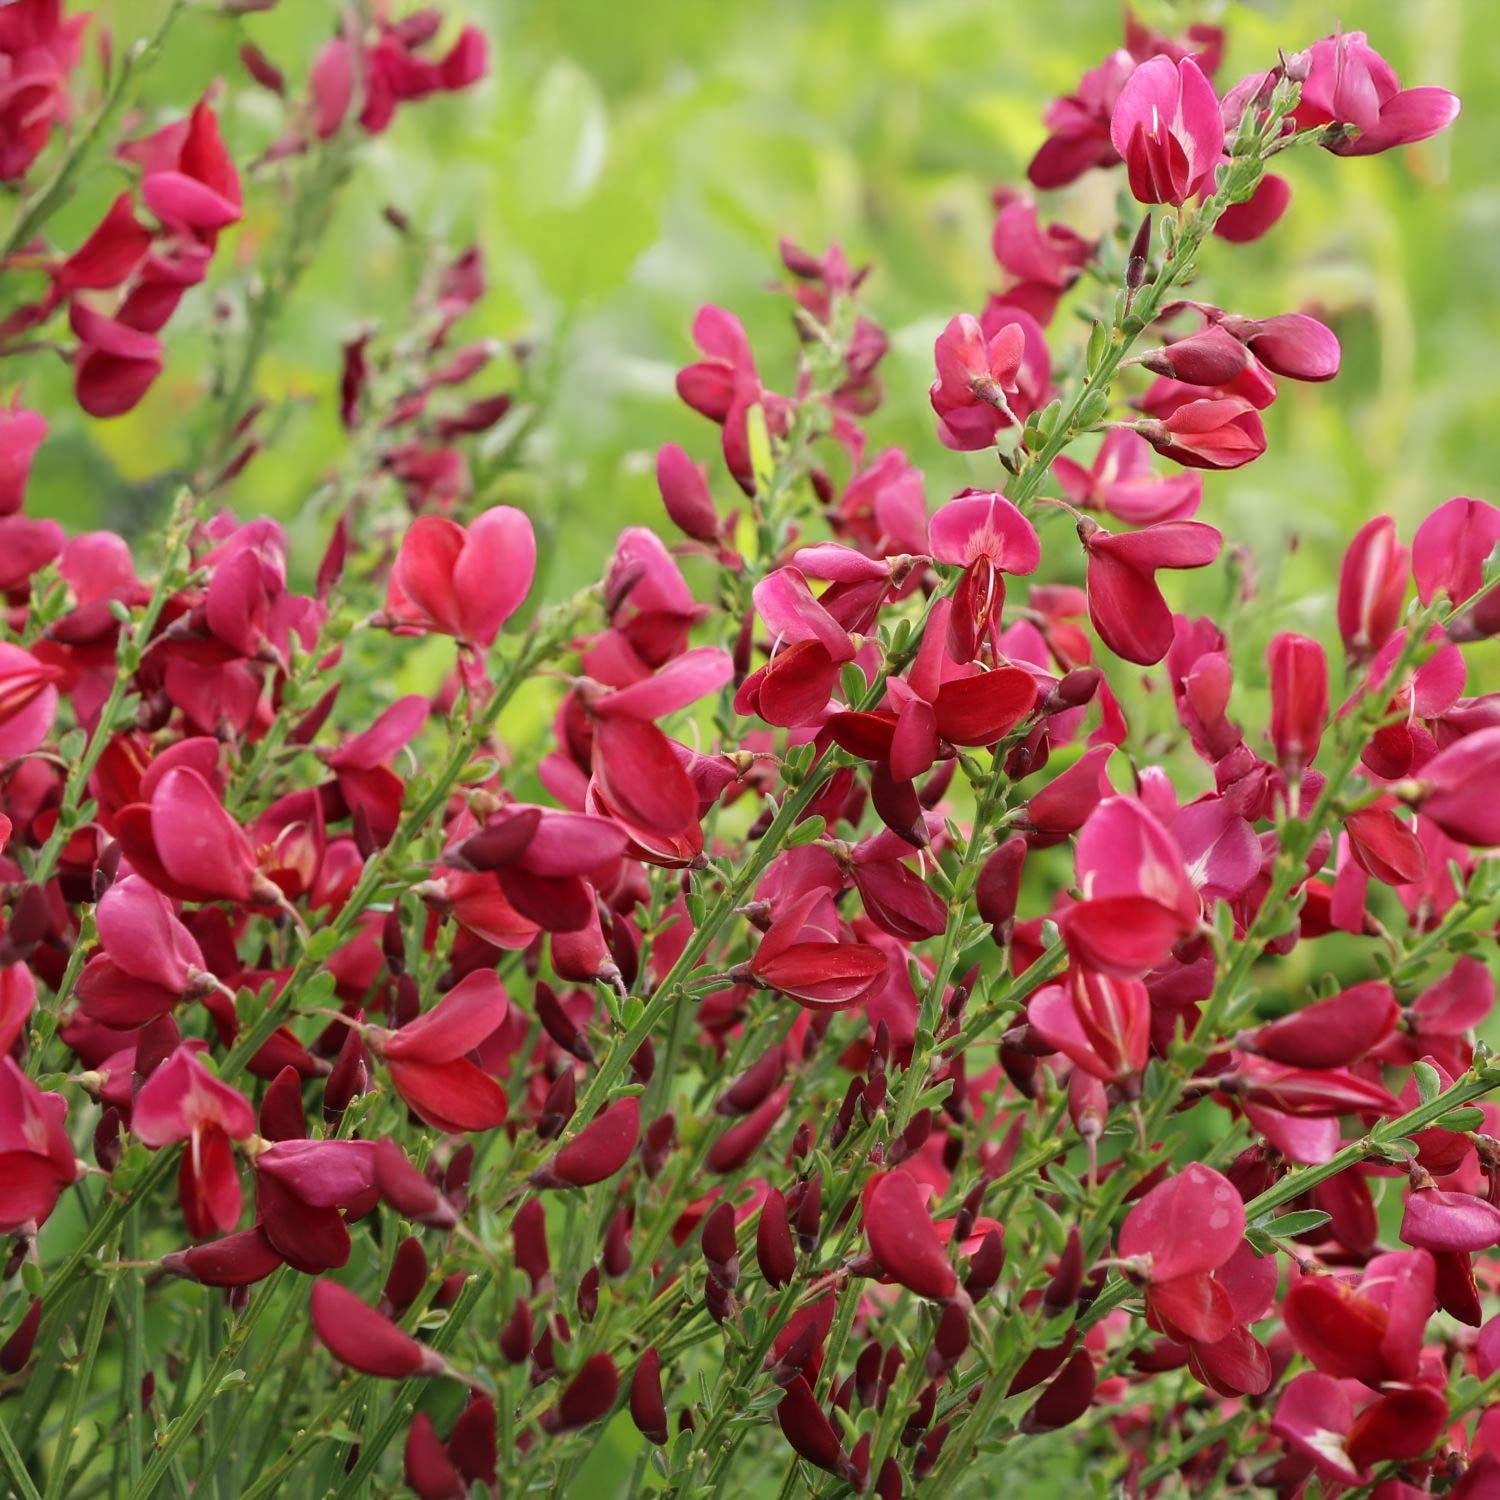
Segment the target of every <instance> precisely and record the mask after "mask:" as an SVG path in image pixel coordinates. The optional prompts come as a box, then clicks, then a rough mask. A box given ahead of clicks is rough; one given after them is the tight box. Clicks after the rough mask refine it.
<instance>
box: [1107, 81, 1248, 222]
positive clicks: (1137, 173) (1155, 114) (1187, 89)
mask: <svg viewBox="0 0 1500 1500" xmlns="http://www.w3.org/2000/svg"><path fill="white" fill-rule="evenodd" d="M1109 137H1110V140H1111V141H1112V142H1113V144H1114V148H1115V150H1116V151H1117V152H1119V154H1120V155H1121V156H1122V157H1123V158H1124V160H1125V169H1126V171H1127V172H1128V173H1129V175H1130V191H1131V192H1132V193H1134V194H1135V196H1136V198H1137V199H1138V200H1139V201H1140V202H1142V203H1173V204H1183V203H1186V202H1187V200H1188V199H1189V198H1191V197H1192V196H1193V195H1194V194H1195V193H1198V192H1201V191H1203V190H1205V189H1207V188H1211V187H1212V185H1213V174H1214V169H1215V168H1216V167H1217V166H1218V164H1219V161H1220V159H1221V157H1222V156H1223V154H1224V121H1223V119H1222V118H1221V116H1220V114H1219V100H1218V97H1217V96H1216V95H1215V93H1214V89H1213V85H1212V84H1211V83H1210V82H1209V81H1208V79H1206V78H1205V77H1204V76H1203V70H1202V69H1201V68H1200V67H1199V66H1198V64H1197V63H1196V62H1194V61H1193V60H1192V59H1191V58H1183V59H1182V60H1181V61H1180V62H1176V63H1174V62H1172V60H1171V59H1170V58H1166V57H1153V58H1152V59H1151V60H1150V61H1149V62H1144V63H1142V64H1141V66H1140V67H1138V68H1137V69H1136V70H1135V71H1134V72H1133V73H1132V74H1131V75H1130V78H1129V80H1128V81H1127V82H1126V84H1125V87H1124V88H1123V89H1121V91H1120V97H1119V98H1118V99H1117V100H1116V102H1115V108H1114V114H1113V115H1112V116H1111V118H1110V126H1109Z"/></svg>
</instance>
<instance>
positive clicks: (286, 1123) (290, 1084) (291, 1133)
mask: <svg viewBox="0 0 1500 1500" xmlns="http://www.w3.org/2000/svg"><path fill="white" fill-rule="evenodd" d="M257 1125H258V1127H259V1131H260V1134H261V1135H263V1136H264V1137H265V1138H266V1139H267V1140H268V1141H296V1140H301V1139H302V1138H303V1137H304V1136H305V1135H306V1134H307V1118H306V1116H305V1115H304V1114H303V1112H302V1077H301V1075H300V1074H299V1073H298V1072H297V1070H296V1069H295V1068H294V1067H291V1066H290V1065H288V1066H287V1067H284V1068H283V1069H282V1070H281V1071H280V1072H279V1073H278V1074H277V1075H276V1077H275V1078H273V1079H272V1080H271V1084H270V1087H269V1088H267V1089H266V1092H265V1094H264V1095H263V1096H262V1098H261V1101H260V1115H259V1118H258V1120H257ZM390 1144H392V1145H394V1144H395V1143H394V1142H391V1143H390ZM399 1149H400V1148H399V1147H397V1150H399Z"/></svg>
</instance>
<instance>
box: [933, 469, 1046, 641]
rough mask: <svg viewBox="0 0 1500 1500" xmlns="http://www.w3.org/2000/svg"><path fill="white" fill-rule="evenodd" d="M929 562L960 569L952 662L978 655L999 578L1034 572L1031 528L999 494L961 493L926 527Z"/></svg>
mask: <svg viewBox="0 0 1500 1500" xmlns="http://www.w3.org/2000/svg"><path fill="white" fill-rule="evenodd" d="M928 537H929V546H930V548H931V551H932V556H933V557H934V559H935V560H936V561H938V562H941V563H948V564H950V565H952V566H955V567H961V568H963V570H964V576H963V580H962V581H961V582H960V584H959V586H958V588H957V589H956V590H954V594H953V614H952V616H951V619H950V626H949V630H950V640H951V643H952V646H953V654H954V657H955V659H956V660H958V661H970V660H972V659H973V658H974V656H975V655H976V654H977V653H978V651H979V649H980V647H981V646H982V644H983V643H984V641H985V639H986V638H987V637H989V636H990V635H991V634H992V632H993V630H994V627H995V622H996V621H998V620H999V618H1000V611H1001V610H1002V609H1003V608H1004V605H1005V574H1007V573H1013V574H1017V575H1025V574H1027V573H1034V572H1035V571H1036V568H1037V564H1038V563H1039V562H1040V561H1041V556H1042V550H1041V543H1040V542H1039V541H1038V540H1037V534H1036V528H1035V527H1033V526H1032V524H1031V522H1030V521H1028V520H1027V519H1026V517H1025V516H1023V515H1022V514H1021V512H1020V511H1019V510H1017V509H1016V507H1015V506H1014V505H1013V504H1012V503H1011V502H1010V501H1009V500H1007V499H1006V498H1005V497H1004V496H1003V495H997V494H993V493H988V494H987V493H985V492H983V491H978V490H965V491H964V492H963V493H962V494H960V495H958V496H957V497H955V498H954V499H952V500H950V501H949V502H948V503H947V504H946V505H944V506H942V507H941V508H940V509H939V510H938V512H937V514H936V515H934V516H933V518H932V521H931V523H930V525H929V527H928Z"/></svg>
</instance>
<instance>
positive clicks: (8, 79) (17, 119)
mask: <svg viewBox="0 0 1500 1500" xmlns="http://www.w3.org/2000/svg"><path fill="white" fill-rule="evenodd" d="M62 10H63V8H62V3H61V0H15V3H14V4H11V5H4V6H0V182H16V181H18V180H19V179H20V178H22V177H24V176H25V175H26V173H27V172H28V171H29V170H30V168H31V164H32V162H34V161H35V160H36V158H37V157H38V156H39V155H40V154H41V152H42V149H43V148H44V147H45V146H46V144H47V141H48V139H49V138H50V137H51V134H52V127H53V125H54V124H59V123H61V122H64V121H66V120H67V118H68V116H69V114H70V113H71V109H70V105H69V100H68V75H69V74H70V73H71V72H72V71H73V69H74V68H75V67H77V66H78V60H79V58H80V57H81V56H82V54H83V43H82V35H83V29H84V27H85V26H87V25H88V21H89V18H88V16H87V15H78V16H69V17H68V18H67V19H64V18H63V13H62Z"/></svg>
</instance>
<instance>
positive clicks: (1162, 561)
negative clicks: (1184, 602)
mask: <svg viewBox="0 0 1500 1500" xmlns="http://www.w3.org/2000/svg"><path fill="white" fill-rule="evenodd" d="M1078 534H1079V537H1080V538H1081V539H1082V541H1083V545H1084V549H1085V551H1086V552H1087V553H1088V574H1087V585H1088V601H1089V619H1090V620H1091V621H1092V622H1093V626H1094V629H1095V630H1097V631H1098V632H1099V638H1100V639H1101V640H1102V641H1103V642H1104V644H1105V645H1106V646H1108V647H1109V649H1110V650H1111V651H1113V652H1114V653H1115V655H1116V656H1119V657H1123V658H1124V659H1125V660H1126V661H1133V662H1137V663H1139V664H1140V665H1141V666H1143V667H1149V666H1151V665H1152V664H1153V663H1155V662H1159V661H1160V660H1161V659H1162V657H1164V656H1165V655H1166V654H1167V652H1168V650H1169V649H1170V648H1171V645H1172V637H1173V626H1172V611H1171V610H1170V609H1169V608H1168V607H1167V601H1166V600H1165V599H1164V598H1162V594H1161V590H1160V589H1159V588H1158V587H1157V583H1156V570H1157V569H1158V568H1202V567H1206V566H1207V565H1208V564H1209V563H1211V562H1212V561H1213V560H1214V559H1215V558H1216V557H1217V556H1218V555H1219V548H1220V547H1221V546H1222V545H1223V541H1224V539H1223V537H1222V536H1220V534H1219V533H1218V532H1217V531H1215V530H1214V528H1213V527H1212V526H1205V525H1204V524H1203V523H1202V522H1201V521H1159V522H1157V524H1156V525H1154V526H1147V527H1146V528H1145V529H1144V530H1142V531H1127V532H1119V533H1115V532H1109V531H1105V530H1104V528H1103V527H1102V526H1098V525H1096V524H1095V523H1094V522H1093V521H1090V520H1088V519H1087V518H1085V519H1084V520H1082V521H1080V522H1079V523H1078Z"/></svg>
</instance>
